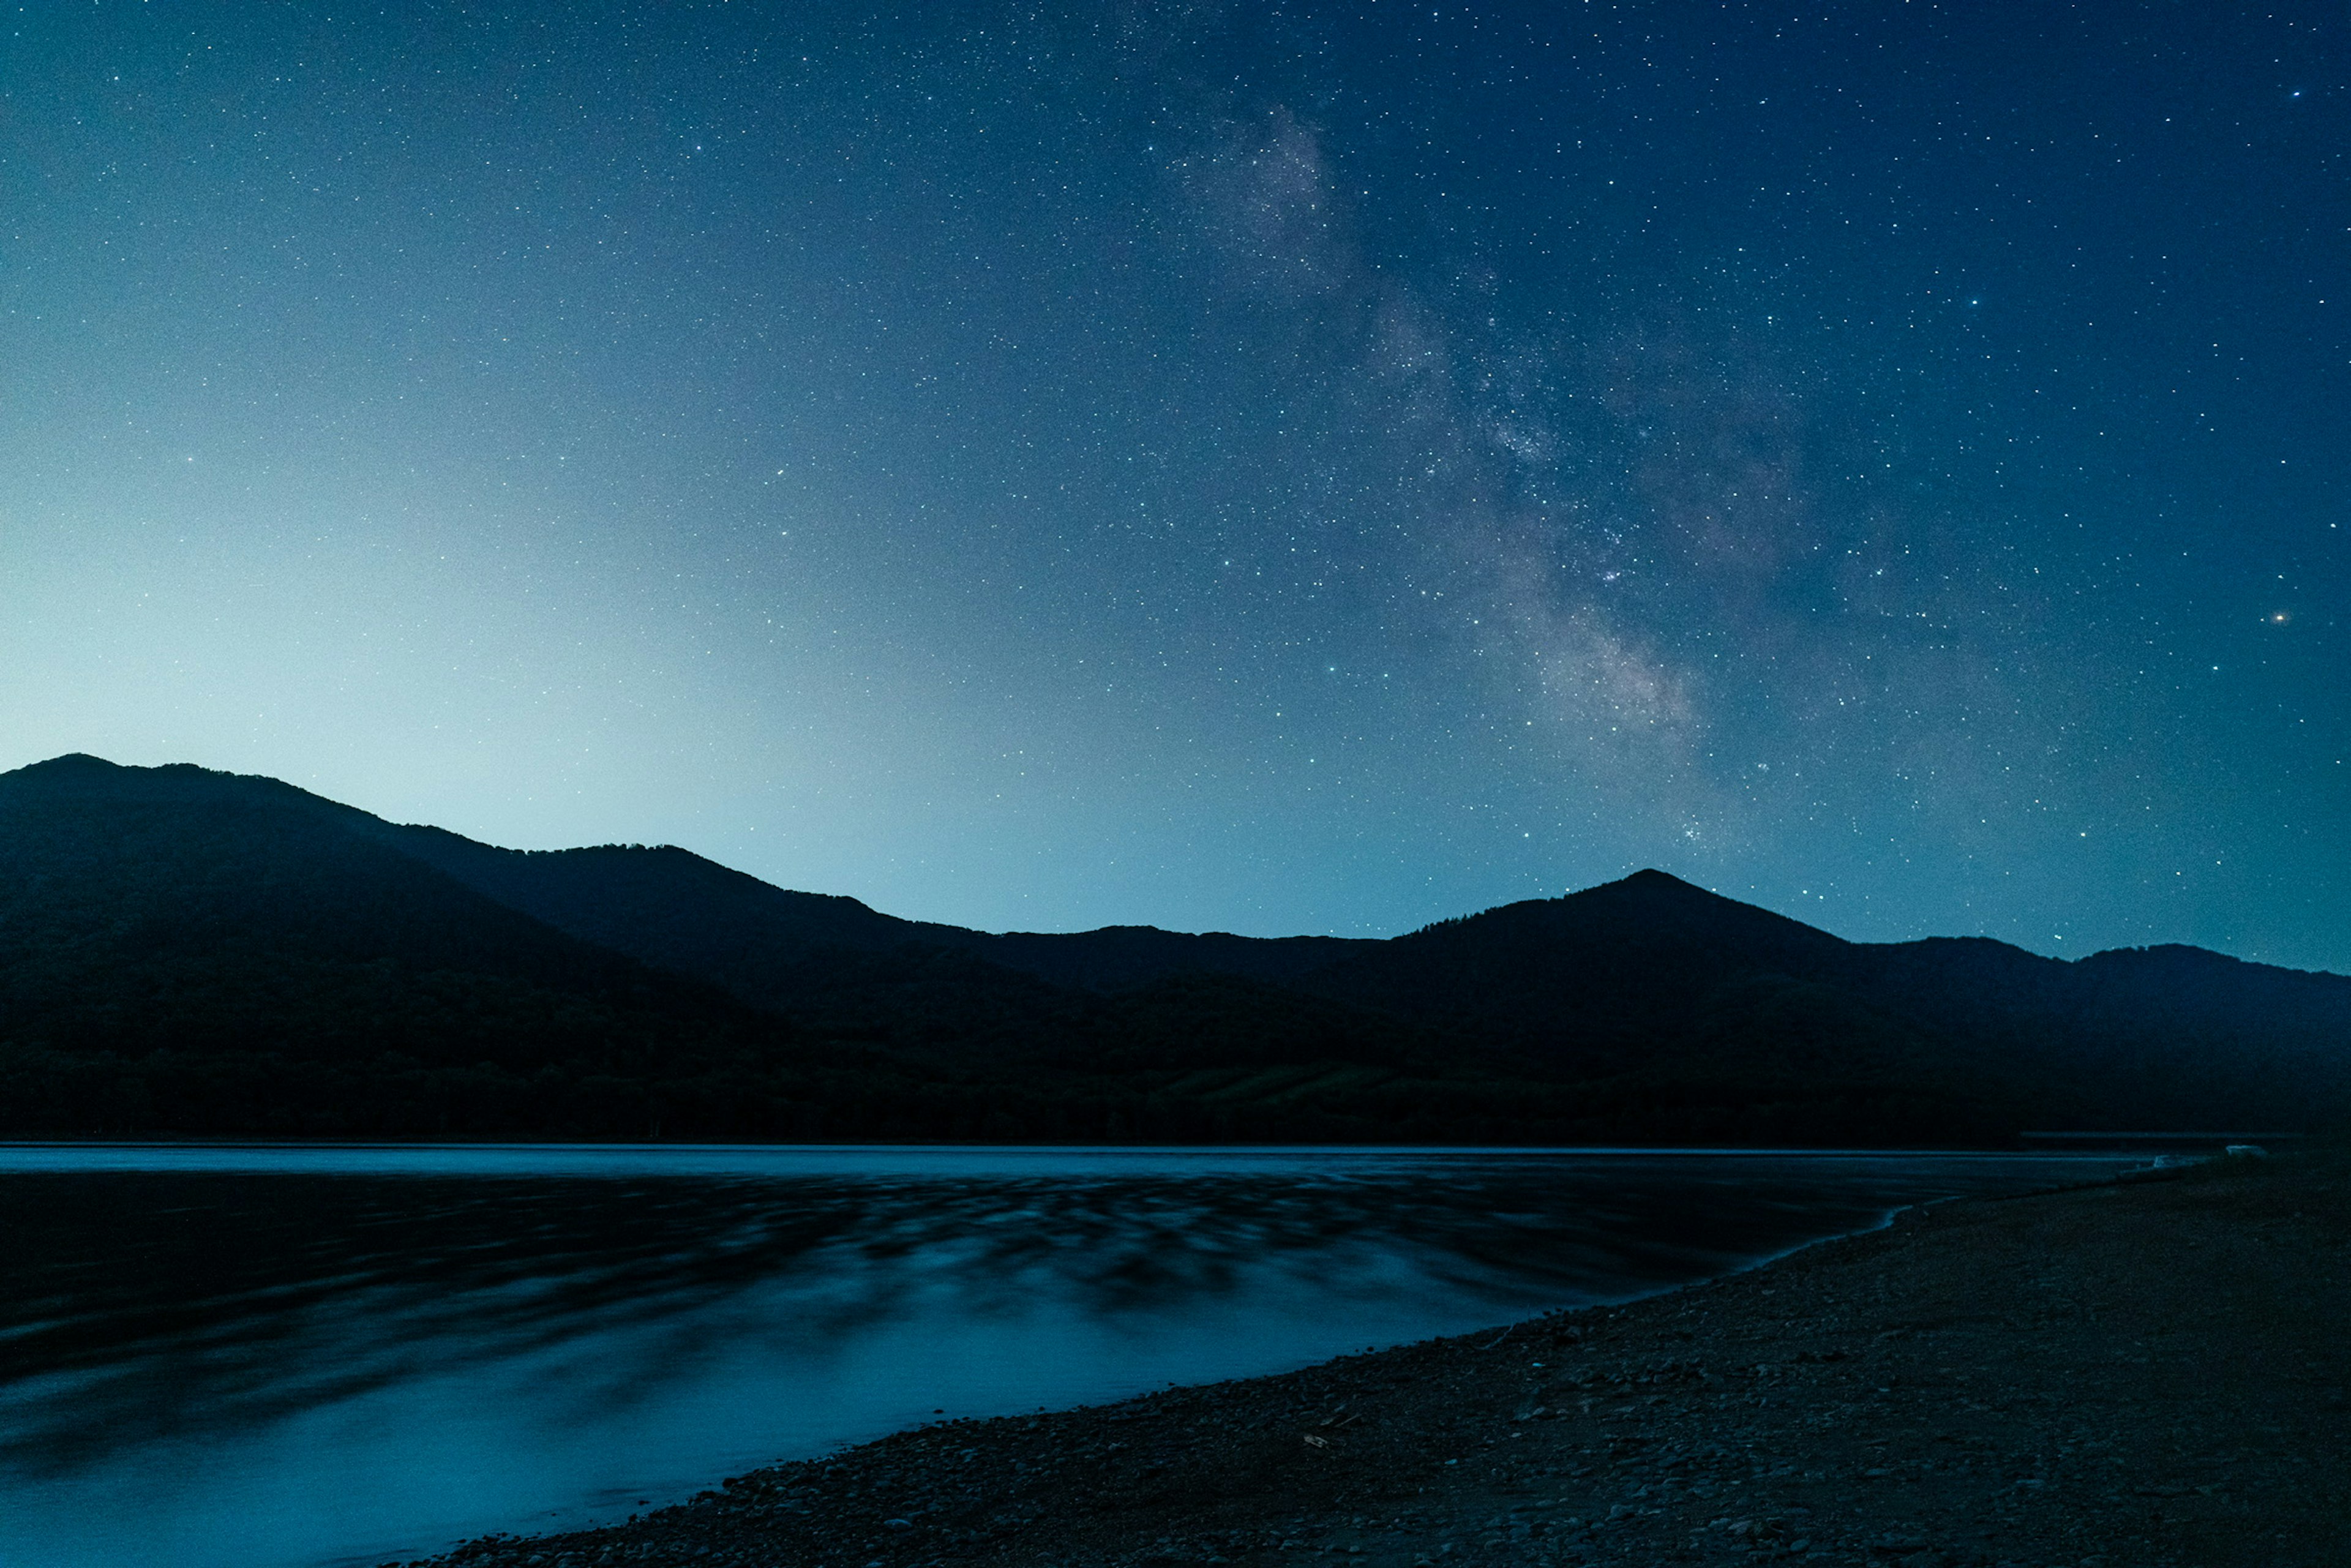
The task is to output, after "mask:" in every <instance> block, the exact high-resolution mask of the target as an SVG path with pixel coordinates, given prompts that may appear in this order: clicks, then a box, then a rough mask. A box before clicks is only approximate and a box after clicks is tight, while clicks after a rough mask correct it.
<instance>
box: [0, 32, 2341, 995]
mask: <svg viewBox="0 0 2351 1568" xmlns="http://www.w3.org/2000/svg"><path fill="white" fill-rule="evenodd" d="M900 9H901V10H902V11H903V12H904V13H905V14H904V15H893V14H891V13H890V12H888V11H884V10H879V9H874V10H866V9H859V8H856V7H852V6H846V5H798V6H787V5H750V4H727V5H676V4H670V5H660V6H657V7H655V6H647V7H643V8H632V7H625V6H601V7H600V6H592V5H579V6H569V7H551V6H543V5H529V6H524V5H514V6H496V5H467V6H462V7H460V6H448V5H402V6H397V7H392V8H389V9H388V10H383V11H375V10H354V11H352V12H350V13H348V14H347V13H344V12H341V11H337V12H336V13H335V14H334V16H333V17H332V19H331V20H330V19H329V18H328V17H327V16H324V15H322V14H321V8H320V7H317V6H309V5H304V6H293V5H256V4H244V3H241V4H237V5H193V4H189V5H175V4H148V5H130V4H122V3H117V0H101V3H100V4H98V5H86V6H85V5H57V6H37V7H30V8H28V9H26V11H24V12H21V13H19V14H18V15H17V16H16V17H15V18H14V19H13V21H11V22H10V23H9V24H8V26H9V27H10V29H11V31H10V32H9V34H8V36H7V37H5V40H0V46H5V52H0V89H5V97H4V98H0V583H5V612H6V614H5V625H4V626H0V765H5V766H15V765H16V764H20V763H23V762H26V761H31V760H34V759H36V758H41V757H45V756H49V755H54V754H56V753H58V752H62V751H67V750H76V749H80V750H89V751H95V752H98V753H99V754H101V755H105V756H109V757H112V758H116V759H118V760H121V761H135V762H156V761H165V760H191V761H197V762H202V763H205V764H208V765H211V766H214V767H222V768H235V769H237V770H240V771H252V772H265V773H270V774H274V775H277V776H279V777H282V778H286V779H292V780H294V781H296V782H298V783H301V784H303V785H306V786H308V787H309V788H313V789H319V790H321V791H323V792H325V793H327V794H329V795H332V796H335V797H337V798H339V799H342V800H350V801H352V802H353V803H355V804H359V805H361V806H365V807H367V808H369V809H370V810H377V811H381V812H383V813H384V814H386V815H389V816H392V817H395V818H399V819H402V820H424V821H436V822H440V823H443V824H445V825H447V826H450V827H453V828H456V829H458V830H460V831H465V832H469V833H473V834H475V835H477V836H480V837H484V838H487V839H491V840H494V841H499V842H504V843H513V844H521V845H529V846H547V845H557V844H568V843H576V842H582V841H605V840H622V841H676V842H680V843H684V844H686V845H688V846H690V847H692V848H695V849H697V850H700V851H702V852H705V853H708V854H710V855H713V856H715V857H716V858H717V859H720V860H723V861H726V862H729V863H732V864H736V865H739V866H742V867H744V868H745V869H747V870H749V871H752V872H754V873H758V874H759V875H762V876H766V877H768V878H770V879H772V880H775V881H778V882H780V883H786V884H788V885H792V886H798V887H807V888H813V889H818V890H821V891H827V892H841V893H850V894H856V895H858V896H860V897H862V898H865V899H866V900H868V901H869V902H871V903H873V904H877V905H878V906H880V907H882V908H884V909H888V910H890V911H892V912H893V913H896V914H901V915H915V916H924V917H929V918H936V919H945V920H953V921H956V922H960V923H965V924H970V925H985V926H991V927H1005V926H1023V927H1033V928H1048V929H1050V928H1064V927H1072V926H1082V925H1098V924H1102V923H1106V922H1113V921H1134V922H1142V921H1149V922H1154V923H1157V924H1161V925H1172V926H1181V927H1189V928H1202V927H1222V928H1228V929H1234V930H1240V931H1246V932H1255V933H1280V932H1291V931H1307V930H1315V931H1334V932H1341V933H1349V934H1369V933H1384V932H1391V931H1395V930H1400V929H1405V928H1408V927H1410V926H1413V925H1417V924H1420V923H1422V922H1424V921H1426V920H1428V919H1431V918H1435V917H1437V916H1441V915H1451V914H1458V913H1463V912H1466V911H1468V910H1472V909H1476V908H1479V907H1482V906H1484V905H1487V904H1494V903H1498V902H1501V901H1503V900H1506V899H1510V898H1517V897H1524V896H1529V895H1532V894H1544V893H1555V892H1559V891H1562V890H1564V889H1567V888H1570V887H1574V886H1579V885H1583V884H1586V883H1593V882H1595V881H1600V880H1604V879H1606V878H1610V877H1613V876H1615V875H1618V874H1621V873H1625V872H1626V871H1630V870H1633V869H1635V868H1637V867H1639V866H1643V865H1657V866H1662V867H1665V868H1666V869H1668V870H1671V871H1675V872H1677V873H1680V874H1682V875H1685V876H1687V877H1689V878H1690V879H1691V880H1693V881H1696V882H1698V883H1703V884H1705V885H1708V886H1710V887H1714V888H1717V889H1719V890H1720V891H1722V892H1725V893H1729V894H1733V895H1735V896H1740V897H1745V898H1750V899H1753V900H1756V901H1758V902H1761V903H1763V904H1769V905H1771V906H1773V907H1776V908H1780V909H1783V910H1786V911H1788V912H1789V913H1791V914H1794V915H1799V916H1801V917H1802V918H1805V919H1808V920H1812V921H1813V922H1814V923H1816V924H1820V925H1825V926H1827V927H1828V928H1830V929H1832V930H1835V931H1838V932H1840V933H1842V934H1844V935H1848V936H1858V937H1871V938H1890V937H1900V936H1917V935H1925V934H1928V933H1984V934H1989V935H1992V936H2001V937H2005V938H2007V939H2010V940H2012V941H2016V942H2021V943H2022V944H2024V945H2026V946H2032V947H2034V948H2037V949H2039V950H2042V951H2044V952H2056V953H2072V954H2078V953H2084V952H2087V951H2090V950H2092V949H2094V948H2096V947H2099V946H2115V945H2120V944H2135V943H2145V942H2153V941H2170V940H2179V941H2193V942H2199V943H2203V944H2206V945H2208V946H2218V947H2221V948H2223V949H2226V950H2229V951H2232V952H2237V953H2241V954H2243V955H2245V956H2258V957H2263V958H2267V959H2270V960H2273V961H2276V962H2283V963H2290V964H2296V965H2304V966H2320V967H2333V968H2336V969H2351V765H2346V757H2351V639H2346V628H2345V626H2344V624H2343V619H2342V618H2343V613H2344V603H2345V594H2346V589H2351V527H2346V526H2345V525H2346V524H2351V329H2346V321H2351V312H2347V311H2346V307H2347V306H2351V266H2347V265H2346V264H2351V155H2346V150H2351V113H2346V110H2351V70H2346V67H2351V38H2346V26H2351V24H2346V19H2345V16H2344V14H2343V12H2342V9H2341V7H2339V6H2332V5H2330V6H2320V5H2309V6H2304V7H2295V6H2283V7H2273V8H2269V9H2263V10H2252V9H2235V8H2231V7H2222V6H2198V5H2176V6H2175V5H2158V6H2139V5H2095V6H2083V7H2074V8H2070V9H2069V8H2062V7H2058V6H2054V5H2044V4H2034V5H1970V6H1959V7H1944V8H1938V7H1934V6H1928V5H1872V6H1855V7H1831V8H1825V9H1824V8H1819V7H1815V8H1812V9H1808V10H1804V11H1802V12H1799V11H1795V10H1791V9H1771V8H1765V7H1740V6H1723V7H1719V8H1706V7H1700V6H1696V5H1683V4H1673V5H1654V6H1638V5H1618V6H1609V7H1601V6H1575V5H1562V6H1540V7H1537V6H1525V7H1503V6H1484V7H1469V8H1463V7H1459V6H1450V5H1446V6H1438V5H1394V4H1388V3H1381V4H1376V5H1327V6H1314V5H1304V6H1280V7H1269V6H1265V5H1234V6H1230V7H1219V6H1217V5H1195V6H1172V5H1171V6H1165V7H1160V6H1155V5H1147V4H1141V3H1130V4H1126V5H1106V6H1072V7H1070V8H1068V9H1067V10H1065V11H1061V12H1040V11H1038V10H1034V9H1032V8H1029V7H1026V6H1022V7H995V6H987V5H967V6H949V5H924V6H920V7H915V6H907V7H903V8H900Z"/></svg>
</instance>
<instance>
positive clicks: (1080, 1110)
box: [0, 757, 2351, 1145]
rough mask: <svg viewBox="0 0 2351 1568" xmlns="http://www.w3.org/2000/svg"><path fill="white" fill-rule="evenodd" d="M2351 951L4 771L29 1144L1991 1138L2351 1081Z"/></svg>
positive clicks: (2336, 1090) (185, 776) (1686, 891)
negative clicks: (2265, 958) (1125, 916)
mask: <svg viewBox="0 0 2351 1568" xmlns="http://www.w3.org/2000/svg"><path fill="white" fill-rule="evenodd" d="M2346 1063H2351V980H2346V979H2345V978H2344V977H2337V976H2331V975H2310V974H2301V973H2296V972H2293V971H2286V970H2280V969H2275V968H2270V967H2263V966H2260V965H2252V964H2244V963H2240V962H2238V961H2236V960H2234V959H2231V958H2227V957H2223V956H2220V955H2217V954H2211V953H2205V952H2201V951H2199V950H2196V949H2192V948H2179V947H2173V948H2154V949H2147V950H2144V951H2124V952H2116V953H2106V954H2100V955H2097V956H2095V957H2092V958H2088V959H2085V960H2081V961H2079V962H2075V963H2062V962H2059V961H2057V960H2053V959H2046V958H2041V957H2038V956H2034V955H2032V954H2028V953H2024V952H2022V951H2021V950H2019V949H2016V948H2013V947H2009V946H2004V945H2002V944H1999V943H1994V942H1987V941H1981V940H1936V941H1928V942H1917V943H1907V944H1899V945H1891V946H1873V945H1867V944H1855V943H1848V942H1844V941H1842V940H1840V939H1839V938H1837V937H1835V936H1831V935H1829V934H1827V933H1825V932H1822V931H1818V930H1815V929H1813V928H1812V927H1810V926H1806V925H1802V924H1800V923H1798V922H1795V921H1792V920H1788V919H1785V918H1783V917H1782V916H1779V915H1772V914H1771V913H1769V912H1767V911H1764V910H1761V909H1756V908H1753V907H1751V906H1749V905H1745V904H1738V903H1735V902H1733V901H1730V900H1728V899H1723V898H1719V897H1717V896H1715V895H1713V894H1708V893H1706V892H1704V891H1702V890H1700V889H1698V888H1695V887H1692V886H1690V885H1688V884H1687V883H1682V882H1679V881H1677V880H1676V879H1675V878H1672V877H1669V876H1665V875H1663V874H1661V873H1654V872H1647V873H1640V874H1639V875H1636V876H1634V877H1629V878H1627V879H1625V881H1623V882H1619V883H1610V884H1608V885H1606V886H1603V887H1599V888H1593V889H1591V890H1588V891H1586V892H1583V893H1580V894H1572V895H1570V896H1567V897H1563V898H1557V899H1545V900H1536V901H1531V902H1528V903H1522V904H1511V905H1508V906H1505V907H1503V908H1499V909H1496V910H1490V911H1488V912H1487V913H1485V914H1483V915H1473V916H1469V917H1467V918H1464V919H1459V920H1451V921H1446V922H1442V923H1440V924H1439V925H1435V926H1431V927H1429V928H1427V929H1426V930H1423V931H1419V932H1416V933H1413V934H1410V935H1408V936H1401V937H1397V938H1395V939H1393V940H1389V941H1384V942H1371V941H1339V940H1335V939H1332V938H1326V937H1293V938H1284V939H1278V940H1269V939H1259V938H1249V937H1241V936H1229V935H1220V934H1209V935H1206V936H1193V935H1187V934H1183V933H1174V932H1164V931H1157V930H1154V929H1152V928H1149V927H1113V928H1110V929H1106V930H1102V931H1095V932H1084V933H1075V934H1068V935H1053V934H1041V933H1014V934H990V933H983V932H974V931H967V930H962V929H960V928H957V927H953V926H946V925H926V924H923V923H919V922H914V921H906V920H900V919H896V918H894V917H893V916H890V915H883V914H880V913H878V912H876V911H874V910H872V909H870V908H868V907H866V906H865V905H864V904H860V903H858V902H856V901H855V900H853V899H848V898H841V897H832V896H824V895H819V894H805V893H794V892H789V891H786V890H784V889H779V888H775V887H771V886H769V885H768V884H767V883H761V882H758V880H756V879H754V878H751V877H747V876H745V875H743V874H742V873H737V872H734V871H730V870H728V869H726V868H725V867H723V866H719V865H716V864H714V863H712V862H708V861H705V860H703V859H701V858H699V857H697V856H695V855H692V854H689V853H687V852H684V851H683V850H677V849H672V848H656V849H643V848H624V847H618V846H612V847H605V848H601V849H586V850H573V851H563V852H546V853H523V852H515V851H509V850H501V849H496V848H494V847H492V846H488V845H484V844H478V843H474V842H472V841H468V840H465V839H463V838H460V837H458V836H457V835H455V834H452V833H447V832H444V831H441V830H438V829H433V828H413V827H402V826H397V825H394V824H392V823H388V822H384V821H381V820H379V819H377V818H374V817H371V816H369V815H367V814H366V813H364V812H360V811H357V810H352V809H350V808H349V807H345V806H340V805H338V804H336V803H335V802H332V801H329V800H321V799H319V797H316V796H312V795H309V794H307V793H305V792H303V791H301V790H298V789H293V788H292V787H290V786H287V785H285V784H282V783H278V782H277V781H274V780H270V779H248V778H239V777H235V776H231V775H225V774H219V773H212V772H207V771H205V770H203V769H200V768H190V767H174V768H118V767H115V766H114V765H112V764H110V763H107V762H103V761H101V760H99V759H98V758H79V757H77V758H59V759H57V760H56V761H54V762H49V763H44V764H40V765H37V766H36V767H33V768H23V769H19V770H18V771H16V772H15V773H11V774H6V775H0V1133H5V1134H14V1135H28V1134H41V1135H52V1134H68V1135H85V1134H117V1135H121V1134H289V1135H320V1136H394V1137H407V1136H530V1137H578V1138H638V1137H665V1138H676V1137H692V1138H748V1139H810V1140H823V1139H869V1138H880V1139H925V1140H927V1139H942V1140H963V1139H1014V1140H1054V1141H1062V1140H1069V1141H1096V1140H1103V1139H1111V1140H1118V1139H1137V1138H1141V1139H1159V1140H1187V1141H1188V1140H1200V1141H1224V1140H1235V1139H1241V1140H1252V1141H1307V1142H1311V1141H1347V1142H1385V1141H1399V1142H1429V1141H1441V1142H1510V1143H1557V1142H1577V1143H1591V1142H1673V1143H1767V1144H1815V1145H1893V1144H1949V1145H1997V1144H2000V1143H2001V1142H2003V1141H2006V1140H2008V1139H2010V1138H2011V1137H2012V1135H2013V1134H2015V1133H2016V1132H2017V1131H2019V1130H2020V1129H2022V1128H2025V1127H2029V1126H2035V1125H2038V1126H2043V1127H2046V1126H2057V1125H2063V1126H2069V1127H2106V1128H2131V1127H2137V1128H2160V1127H2178V1126H2183V1125H2189V1124H2211V1123H2216V1122H2217V1123H2224V1124H2231V1125H2236V1126H2263V1127H2277V1128H2292V1127H2300V1126H2309V1125H2315V1124H2329V1123H2332V1122H2335V1121H2337V1120H2340V1119H2341V1118H2342V1117H2343V1115H2344V1113H2345V1110H2346V1106H2351V1071H2346Z"/></svg>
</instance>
